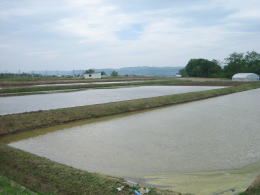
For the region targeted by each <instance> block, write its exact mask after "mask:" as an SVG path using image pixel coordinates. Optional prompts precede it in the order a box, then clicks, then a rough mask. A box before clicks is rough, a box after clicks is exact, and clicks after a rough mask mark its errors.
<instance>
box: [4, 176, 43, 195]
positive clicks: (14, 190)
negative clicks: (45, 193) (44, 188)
mask: <svg viewBox="0 0 260 195" xmlns="http://www.w3.org/2000/svg"><path fill="white" fill-rule="evenodd" d="M0 194H19V195H38V193H35V192H32V191H30V190H29V189H27V188H25V187H23V186H21V185H19V184H17V183H16V182H14V181H12V180H10V179H8V178H6V177H3V176H1V175H0Z"/></svg>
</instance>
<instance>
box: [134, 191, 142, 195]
mask: <svg viewBox="0 0 260 195" xmlns="http://www.w3.org/2000/svg"><path fill="white" fill-rule="evenodd" d="M133 192H134V194H135V195H142V194H141V193H140V192H139V191H137V190H134V191H133Z"/></svg>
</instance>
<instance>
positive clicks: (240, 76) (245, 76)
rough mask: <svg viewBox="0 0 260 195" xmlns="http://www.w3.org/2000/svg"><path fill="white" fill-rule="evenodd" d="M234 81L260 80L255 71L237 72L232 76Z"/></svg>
mask: <svg viewBox="0 0 260 195" xmlns="http://www.w3.org/2000/svg"><path fill="white" fill-rule="evenodd" d="M232 81H259V76H258V75H257V74H255V73H237V74H234V75H233V76H232Z"/></svg>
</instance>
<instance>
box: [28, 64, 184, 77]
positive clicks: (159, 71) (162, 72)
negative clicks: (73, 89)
mask: <svg viewBox="0 0 260 195" xmlns="http://www.w3.org/2000/svg"><path fill="white" fill-rule="evenodd" d="M182 68H183V67H149V66H138V67H125V68H117V69H112V68H111V69H94V70H95V71H96V72H102V71H104V72H105V73H106V74H107V75H110V74H111V72H113V71H117V72H118V74H119V75H136V76H175V75H176V74H177V73H178V72H179V70H180V69H182ZM86 69H88V68H86ZM84 72H85V70H72V71H32V72H31V73H35V74H41V75H58V76H59V75H81V74H83V73H84Z"/></svg>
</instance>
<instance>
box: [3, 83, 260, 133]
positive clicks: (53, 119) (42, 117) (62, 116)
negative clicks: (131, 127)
mask: <svg viewBox="0 0 260 195" xmlns="http://www.w3.org/2000/svg"><path fill="white" fill-rule="evenodd" d="M258 87H260V83H259V82H258V83H252V84H245V85H239V86H233V87H228V88H221V89H214V90H208V91H200V92H190V93H185V94H177V95H168V96H160V97H153V98H143V99H137V100H129V101H121V102H113V103H106V104H97V105H88V106H79V107H73V108H63V109H56V110H46V111H37V112H28V113H21V114H11V115H3V116H0V135H7V134H10V133H16V132H21V131H26V130H33V129H36V128H41V127H49V126H54V125H59V124H63V123H67V122H72V121H77V120H83V119H91V118H98V117H104V116H109V115H115V114H121V113H126V112H131V111H138V110H144V109H149V108H155V107H160V106H166V105H172V104H178V103H184V102H190V101H195V100H201V99H206V98H210V97H215V96H220V95H226V94H230V93H235V92H239V91H244V90H249V89H254V88H258Z"/></svg>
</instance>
